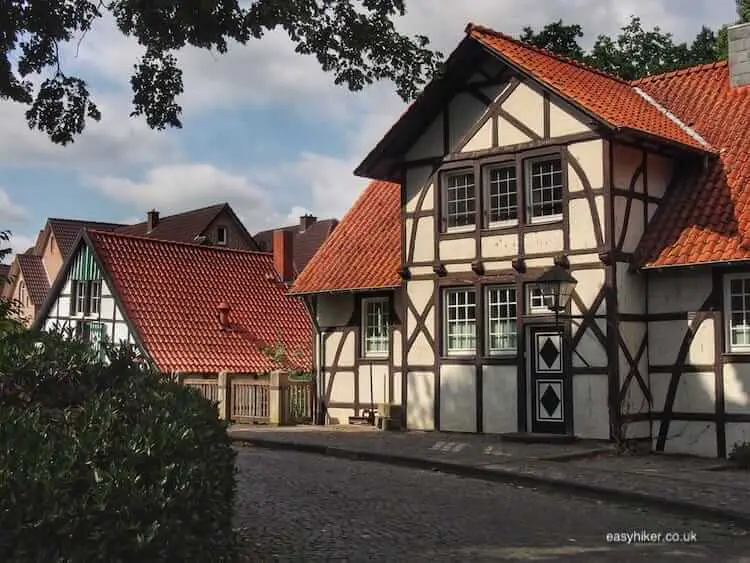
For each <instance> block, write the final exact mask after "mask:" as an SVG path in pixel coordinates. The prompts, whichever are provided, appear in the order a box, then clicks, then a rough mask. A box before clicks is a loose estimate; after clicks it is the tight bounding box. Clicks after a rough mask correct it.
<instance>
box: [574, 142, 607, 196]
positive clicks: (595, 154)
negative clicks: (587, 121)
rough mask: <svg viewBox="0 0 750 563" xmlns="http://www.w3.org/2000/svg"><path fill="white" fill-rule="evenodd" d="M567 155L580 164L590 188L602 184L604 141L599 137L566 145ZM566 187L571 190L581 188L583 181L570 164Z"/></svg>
mask: <svg viewBox="0 0 750 563" xmlns="http://www.w3.org/2000/svg"><path fill="white" fill-rule="evenodd" d="M568 157H569V158H570V159H575V160H576V161H577V162H578V164H580V165H581V168H582V169H583V171H584V173H585V174H586V178H587V179H588V181H589V184H591V188H592V189H594V190H596V189H599V188H601V187H603V186H604V143H603V142H602V140H601V139H595V140H593V141H584V142H582V143H572V144H570V145H568ZM568 189H569V190H570V191H573V192H575V191H582V190H583V182H582V181H581V178H580V177H579V176H578V173H577V172H576V171H575V169H574V168H573V167H572V166H570V167H569V169H568Z"/></svg>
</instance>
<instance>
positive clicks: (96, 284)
mask: <svg viewBox="0 0 750 563" xmlns="http://www.w3.org/2000/svg"><path fill="white" fill-rule="evenodd" d="M86 289H87V290H88V295H87V296H86V299H87V300H88V310H89V311H88V315H87V316H89V317H98V316H99V314H100V313H101V311H102V282H101V280H92V281H89V282H88V283H87V284H86Z"/></svg>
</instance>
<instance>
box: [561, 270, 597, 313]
mask: <svg viewBox="0 0 750 563" xmlns="http://www.w3.org/2000/svg"><path fill="white" fill-rule="evenodd" d="M570 273H571V275H572V276H573V277H574V278H575V279H576V280H577V281H578V284H577V285H576V289H575V291H576V294H577V295H578V296H579V297H580V298H581V301H583V304H584V305H585V306H586V308H587V309H590V308H591V307H592V305H593V304H594V300H595V299H596V296H597V295H598V294H599V292H600V291H601V289H602V286H603V285H604V281H605V271H604V268H598V269H596V270H588V269H586V270H576V269H575V265H572V264H571V268H570ZM570 309H571V313H572V314H573V315H581V314H583V311H581V310H580V309H579V307H578V305H577V304H576V302H575V301H574V300H571V302H570ZM605 313H606V308H605V309H602V308H601V307H600V308H599V310H598V311H597V314H605Z"/></svg>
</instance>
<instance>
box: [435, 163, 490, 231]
mask: <svg viewBox="0 0 750 563" xmlns="http://www.w3.org/2000/svg"><path fill="white" fill-rule="evenodd" d="M458 176H471V177H472V178H473V182H474V197H473V199H474V222H473V223H470V224H468V225H454V226H450V225H449V221H448V218H449V213H448V205H449V201H448V193H449V190H450V189H451V188H450V186H449V185H448V182H449V181H450V179H451V178H456V177H458ZM477 180H478V179H477V177H476V174H475V171H474V169H473V168H460V169H458V170H448V171H445V172H443V176H442V181H441V185H442V191H443V193H442V200H443V222H444V225H445V228H444V231H445V232H446V233H464V232H470V231H473V230H474V229H476V228H477V219H478V216H479V197H480V195H481V194H480V193H479V189H480V186H479V185H478V184H477ZM463 201H470V200H469V199H464V200H463Z"/></svg>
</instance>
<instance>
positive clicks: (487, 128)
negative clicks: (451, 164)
mask: <svg viewBox="0 0 750 563" xmlns="http://www.w3.org/2000/svg"><path fill="white" fill-rule="evenodd" d="M489 148H492V119H486V120H485V122H484V124H483V125H482V126H481V127H480V128H479V131H477V132H476V133H475V134H474V136H473V137H471V139H469V140H468V141H467V142H466V144H465V145H464V146H463V147H461V152H471V151H481V150H485V149H489Z"/></svg>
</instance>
